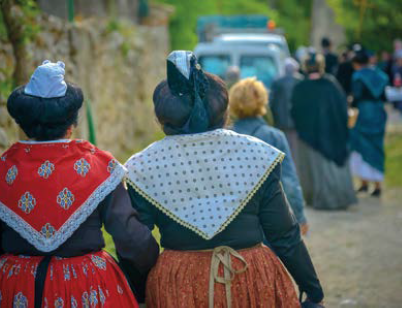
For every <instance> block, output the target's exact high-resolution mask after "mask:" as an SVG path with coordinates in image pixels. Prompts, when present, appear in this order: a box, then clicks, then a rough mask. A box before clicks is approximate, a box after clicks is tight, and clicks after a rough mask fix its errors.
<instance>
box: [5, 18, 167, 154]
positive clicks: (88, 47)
mask: <svg viewBox="0 0 402 309" xmlns="http://www.w3.org/2000/svg"><path fill="white" fill-rule="evenodd" d="M38 23H39V24H40V25H41V28H42V31H41V32H40V33H39V34H38V35H37V37H36V39H35V41H34V42H33V43H32V44H31V45H30V46H28V50H29V51H30V57H31V59H32V63H31V64H29V65H30V67H31V69H32V70H33V69H34V68H35V67H36V66H37V65H39V64H40V63H41V62H42V61H43V60H45V59H49V60H52V61H57V60H62V61H64V62H65V63H66V79H67V80H68V81H71V82H74V83H76V84H78V85H79V86H80V87H82V89H83V91H84V95H85V98H86V99H87V100H89V102H90V104H91V107H92V111H93V115H94V119H95V124H96V133H97V141H98V146H99V147H101V148H104V149H106V150H108V151H110V152H112V153H113V154H114V155H116V156H117V157H118V158H119V159H122V160H123V159H126V158H127V156H128V155H129V154H131V153H133V152H134V151H137V150H139V149H141V148H142V147H144V146H145V145H147V144H148V143H149V142H150V141H152V140H154V139H155V137H156V136H157V135H158V132H159V131H160V130H159V127H158V125H157V124H156V121H155V120H154V116H153V105H152V93H153V89H154V88H155V86H156V85H157V83H158V82H159V81H160V80H161V79H163V78H164V76H165V58H166V55H167V54H168V52H169V36H168V29H167V27H166V26H165V25H160V26H152V27H151V26H138V25H134V24H132V23H129V22H119V23H117V22H110V21H107V20H99V19H85V20H83V21H81V22H77V23H75V24H74V25H71V24H68V23H67V22H65V21H63V20H62V19H59V18H57V17H54V16H49V15H45V14H42V15H40V16H38ZM13 62H14V60H13V56H12V49H11V47H10V45H9V44H7V42H1V43H0V83H5V81H6V80H7V78H10V76H11V75H10V74H11V72H12V70H10V68H12V66H13ZM2 66H6V68H7V72H3V70H1V67H2ZM7 75H8V76H7ZM5 101H6V98H5V97H3V98H0V102H1V103H0V104H1V105H0V151H1V150H4V148H5V147H7V146H8V145H9V144H10V143H12V142H14V141H15V140H16V139H17V135H18V130H17V128H16V126H15V125H14V124H13V123H12V121H11V120H10V118H9V117H8V115H7V114H6V110H5ZM87 128H88V126H87V123H86V116H85V109H82V111H81V115H80V121H79V126H78V129H77V134H76V135H77V137H82V138H87V137H88V136H87V132H88V129H87Z"/></svg>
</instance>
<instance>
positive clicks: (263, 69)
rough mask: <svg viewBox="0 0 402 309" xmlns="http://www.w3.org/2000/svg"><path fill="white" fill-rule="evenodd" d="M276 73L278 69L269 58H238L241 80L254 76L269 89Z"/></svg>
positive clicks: (250, 56)
mask: <svg viewBox="0 0 402 309" xmlns="http://www.w3.org/2000/svg"><path fill="white" fill-rule="evenodd" d="M278 73H279V71H278V67H277V66H276V63H275V61H274V59H273V58H272V57H270V56H254V55H248V56H241V57H240V77H241V78H246V77H253V76H255V77H256V78H257V79H258V80H260V81H262V82H263V83H264V85H265V86H266V87H267V88H269V87H271V84H272V82H273V80H274V79H275V78H276V77H277V76H278Z"/></svg>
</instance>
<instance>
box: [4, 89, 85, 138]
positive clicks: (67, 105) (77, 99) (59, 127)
mask: <svg viewBox="0 0 402 309" xmlns="http://www.w3.org/2000/svg"><path fill="white" fill-rule="evenodd" d="M24 89H25V86H21V87H18V88H17V89H15V90H14V91H13V92H12V93H11V95H10V97H9V98H8V101H7V109H8V112H9V113H10V115H11V117H13V118H14V120H15V121H16V122H17V124H18V125H19V126H20V127H21V129H22V130H23V131H24V132H25V134H26V135H27V136H28V137H29V138H34V139H36V140H40V141H46V140H54V139H59V138H63V137H64V136H65V134H66V132H67V129H68V128H69V127H70V126H71V125H76V124H77V120H78V111H79V109H80V108H81V106H82V103H83V100H84V96H83V94H82V91H81V89H80V88H79V87H77V86H74V85H72V84H69V83H68V84H67V91H66V95H65V96H63V97H60V98H40V97H35V96H31V95H27V94H25V93H24Z"/></svg>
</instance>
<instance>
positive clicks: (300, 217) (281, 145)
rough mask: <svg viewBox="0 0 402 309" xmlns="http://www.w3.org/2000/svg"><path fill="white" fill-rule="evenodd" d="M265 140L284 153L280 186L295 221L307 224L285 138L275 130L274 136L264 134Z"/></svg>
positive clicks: (301, 192)
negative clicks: (281, 185)
mask: <svg viewBox="0 0 402 309" xmlns="http://www.w3.org/2000/svg"><path fill="white" fill-rule="evenodd" d="M265 135H267V136H266V138H264V139H263V140H264V141H266V142H267V143H269V144H270V145H272V146H274V147H276V148H278V149H279V150H280V151H282V152H284V153H285V155H286V156H285V159H284V160H283V163H282V184H283V189H284V191H285V193H286V197H287V199H288V201H289V204H290V206H291V208H292V210H293V212H294V214H295V216H296V219H297V221H298V222H299V223H300V224H304V223H306V222H307V219H306V216H305V214H304V198H303V191H302V188H301V186H300V181H299V177H298V175H297V172H296V167H295V164H294V162H293V158H292V154H291V152H290V147H289V144H288V141H287V139H286V136H285V134H284V133H282V132H281V131H279V130H277V131H276V132H275V134H272V135H271V136H268V132H267V133H266V134H265Z"/></svg>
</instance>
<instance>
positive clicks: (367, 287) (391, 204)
mask: <svg viewBox="0 0 402 309" xmlns="http://www.w3.org/2000/svg"><path fill="white" fill-rule="evenodd" d="M401 200H402V192H401V191H400V190H396V189H393V190H392V189H391V190H387V191H386V193H385V194H384V196H383V197H382V198H381V200H380V201H379V200H378V199H375V198H371V197H367V196H364V195H363V196H361V199H360V202H359V204H358V205H356V206H354V207H352V208H351V209H350V210H348V211H336V212H324V211H317V210H311V209H307V216H308V218H309V220H310V225H311V231H310V235H309V236H308V237H307V239H306V242H307V245H308V247H309V250H310V253H311V255H312V258H313V261H314V264H315V266H316V269H317V272H318V274H319V277H320V279H321V281H322V285H323V287H324V290H325V295H326V298H325V305H326V306H327V307H383V306H385V307H399V306H401V303H402V293H401V292H402V260H401V256H402V237H401V235H402V209H401V207H400V205H401Z"/></svg>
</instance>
